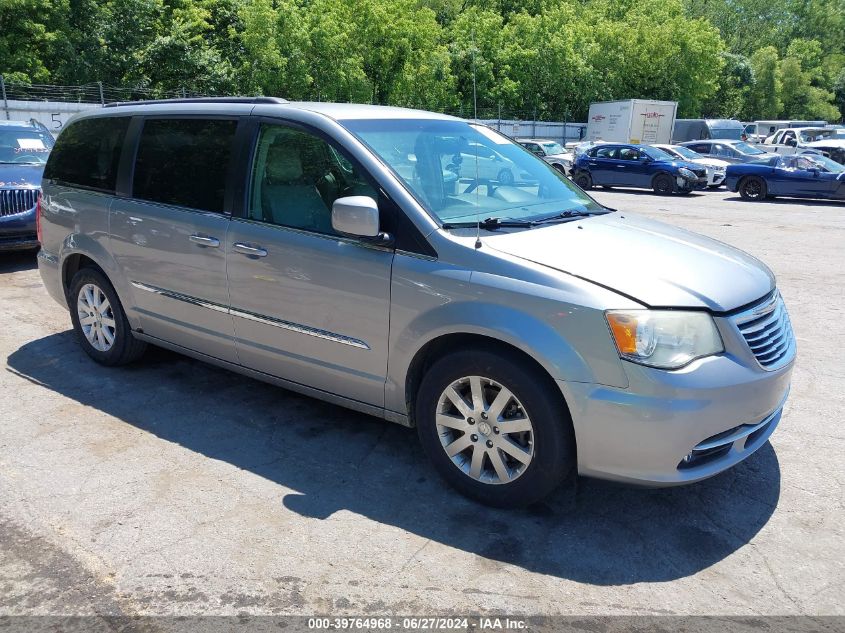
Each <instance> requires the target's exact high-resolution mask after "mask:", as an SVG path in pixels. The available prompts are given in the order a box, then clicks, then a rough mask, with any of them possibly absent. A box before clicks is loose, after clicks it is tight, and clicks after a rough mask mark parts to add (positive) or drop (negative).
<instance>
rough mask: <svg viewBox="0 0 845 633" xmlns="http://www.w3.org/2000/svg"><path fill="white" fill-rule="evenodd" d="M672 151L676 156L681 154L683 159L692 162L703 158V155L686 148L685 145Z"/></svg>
mask: <svg viewBox="0 0 845 633" xmlns="http://www.w3.org/2000/svg"><path fill="white" fill-rule="evenodd" d="M672 151H673V152H674V153H675V154H679V155H680V156H682V157H683V158H688V159H690V160H695V159H697V158H702V156H701V154H699V153H698V152H694V151H692V150H691V149H690V148H689V147H684V146H683V145H680V146H678V147H673V148H672Z"/></svg>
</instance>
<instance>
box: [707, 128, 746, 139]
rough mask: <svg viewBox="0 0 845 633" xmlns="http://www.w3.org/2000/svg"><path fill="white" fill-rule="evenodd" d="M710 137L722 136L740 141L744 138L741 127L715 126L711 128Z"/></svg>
mask: <svg viewBox="0 0 845 633" xmlns="http://www.w3.org/2000/svg"><path fill="white" fill-rule="evenodd" d="M710 138H722V139H726V140H734V141H738V140H739V139H740V138H742V128H741V127H714V128H711V129H710Z"/></svg>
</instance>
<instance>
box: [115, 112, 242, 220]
mask: <svg viewBox="0 0 845 633" xmlns="http://www.w3.org/2000/svg"><path fill="white" fill-rule="evenodd" d="M237 126H238V122H237V121H235V120H223V119H147V120H146V121H145V122H144V129H143V131H142V132H141V141H140V143H139V145H138V155H137V158H136V160H135V175H134V177H133V180H132V197H133V198H141V199H143V200H150V201H152V202H163V203H165V204H173V205H176V206H180V207H189V208H191V209H200V210H202V211H215V212H217V213H222V212H223V196H224V194H225V191H226V174H227V172H228V169H229V159H230V158H231V155H232V145H233V143H234V140H235V129H236V128H237Z"/></svg>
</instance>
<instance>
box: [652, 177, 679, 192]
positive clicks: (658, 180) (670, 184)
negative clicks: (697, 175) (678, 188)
mask: <svg viewBox="0 0 845 633" xmlns="http://www.w3.org/2000/svg"><path fill="white" fill-rule="evenodd" d="M651 187H652V189H654V193H657V194H660V195H663V196H665V195H668V194H670V193H672V192H673V191H674V190H675V181H674V180H673V178H672V176H670V175H669V174H657V176H655V177H654V180H653V181H652V182H651Z"/></svg>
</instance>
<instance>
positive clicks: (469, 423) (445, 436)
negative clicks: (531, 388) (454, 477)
mask: <svg viewBox="0 0 845 633" xmlns="http://www.w3.org/2000/svg"><path fill="white" fill-rule="evenodd" d="M435 423H436V425H437V433H438V435H439V437H440V443H441V445H442V446H443V450H444V451H445V452H446V455H447V456H448V457H449V459H451V460H452V463H453V464H454V465H455V466H456V467H457V468H459V469H460V470H461V471H462V472H463V473H464V474H465V475H467V476H469V477H471V478H472V479H474V480H476V481H479V482H481V483H486V484H507V483H510V482H512V481H514V480H515V479H516V478H518V477H519V476H520V475H522V474H523V473H524V472H525V470H526V469H527V468H528V466H529V465H530V464H531V460H532V458H533V457H534V427H533V425H532V424H531V419H530V418H529V417H528V413H527V412H526V410H525V408H524V407H523V406H522V404H521V403H520V402H519V400H518V399H517V398H516V396H514V394H513V393H512V392H511V391H510V390H508V389H507V388H506V387H505V386H504V385H501V384H499V383H498V382H496V381H494V380H491V379H490V378H485V377H482V376H466V377H463V378H459V379H458V380H456V381H454V382H453V383H452V384H450V385H449V386H448V387H446V389H445V390H444V391H443V393H442V394H441V395H440V398H439V400H438V402H437V414H436V419H435Z"/></svg>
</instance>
